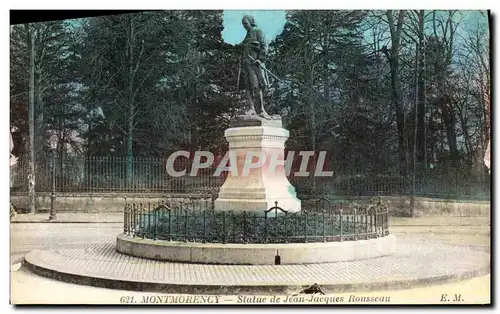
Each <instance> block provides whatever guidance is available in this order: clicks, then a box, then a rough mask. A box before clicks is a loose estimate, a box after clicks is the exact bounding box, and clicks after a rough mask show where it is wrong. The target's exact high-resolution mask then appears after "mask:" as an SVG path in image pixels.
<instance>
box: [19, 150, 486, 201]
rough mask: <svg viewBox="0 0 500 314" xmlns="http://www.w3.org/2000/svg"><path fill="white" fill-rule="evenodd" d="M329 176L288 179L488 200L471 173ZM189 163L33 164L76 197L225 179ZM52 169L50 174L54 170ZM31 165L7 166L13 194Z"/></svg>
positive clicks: (73, 159) (201, 188)
mask: <svg viewBox="0 0 500 314" xmlns="http://www.w3.org/2000/svg"><path fill="white" fill-rule="evenodd" d="M331 164H333V165H334V167H333V168H334V171H333V176H331V177H296V176H294V175H293V174H294V171H291V174H290V175H289V177H288V179H289V180H290V182H291V183H292V184H293V185H294V186H295V187H296V190H297V193H298V194H299V195H303V196H317V195H327V196H329V197H334V196H377V195H410V194H412V193H415V195H418V196H427V197H439V198H473V199H485V200H488V199H490V176H489V175H487V172H486V171H485V173H484V174H483V175H477V174H472V173H471V172H470V171H469V172H467V171H465V170H457V169H445V168H434V169H425V170H422V171H421V172H420V173H419V175H418V176H416V179H415V185H414V182H413V177H412V175H411V173H410V174H409V175H407V176H404V177H403V176H400V175H398V174H397V173H394V172H389V171H387V172H380V171H377V172H375V171H373V170H370V169H369V168H368V167H353V165H352V164H350V163H349V161H348V160H342V161H337V162H331ZM191 166H192V161H190V160H188V159H181V158H179V159H177V160H176V162H175V164H174V169H175V170H176V171H181V170H186V175H184V176H179V177H174V176H171V175H169V173H168V172H167V169H166V158H158V157H135V158H132V159H128V158H127V157H95V156H65V157H64V158H58V157H57V156H53V155H50V154H48V155H46V156H44V158H42V160H41V161H39V162H37V164H36V171H35V178H36V191H37V192H49V191H51V188H52V180H54V183H55V184H54V185H55V190H56V192H75V193H76V192H80V193H106V192H126V193H178V194H182V193H189V194H204V195H205V194H207V195H208V194H210V193H211V192H212V191H214V190H217V189H218V188H219V187H220V186H221V185H222V184H223V183H224V180H225V175H224V173H222V175H221V176H215V175H214V173H215V170H216V166H215V165H214V166H212V167H210V168H207V169H199V170H198V172H197V174H196V176H191V175H189V174H190V172H191ZM52 170H54V172H52ZM28 174H29V163H28V160H27V159H26V158H19V160H18V163H17V164H16V165H15V166H13V167H11V184H12V187H11V191H12V192H14V193H27V192H28Z"/></svg>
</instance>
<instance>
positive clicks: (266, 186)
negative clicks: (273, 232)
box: [215, 116, 301, 214]
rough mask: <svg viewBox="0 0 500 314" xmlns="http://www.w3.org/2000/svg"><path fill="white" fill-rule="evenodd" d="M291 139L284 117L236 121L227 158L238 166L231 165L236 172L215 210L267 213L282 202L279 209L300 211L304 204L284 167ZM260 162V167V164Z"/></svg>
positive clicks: (229, 177) (228, 135)
mask: <svg viewBox="0 0 500 314" xmlns="http://www.w3.org/2000/svg"><path fill="white" fill-rule="evenodd" d="M288 136H289V132H288V130H285V129H283V128H282V123H281V119H280V118H279V119H276V117H275V118H274V119H273V120H265V119H260V118H257V117H253V118H251V117H244V116H243V117H240V118H239V119H238V118H237V119H235V120H233V122H232V124H231V127H230V128H229V129H227V130H226V131H225V137H226V139H227V141H228V142H229V152H228V154H227V155H226V156H228V157H229V160H230V163H231V162H235V166H234V165H233V164H231V165H232V166H233V168H232V170H233V171H232V172H228V175H227V179H226V181H225V182H224V184H223V185H222V187H221V188H220V191H219V198H218V199H216V200H215V210H234V211H235V212H241V211H247V212H260V213H262V214H264V211H265V210H267V209H269V208H271V207H273V206H275V202H278V206H279V207H281V208H283V209H285V210H287V211H289V212H296V211H300V208H301V202H300V200H299V199H297V196H296V192H295V188H294V187H293V186H292V185H291V184H290V182H289V181H288V178H287V176H286V172H285V166H284V164H285V160H284V149H285V141H286V140H287V139H288ZM259 161H260V162H261V165H260V166H258V165H257V162H259ZM245 163H246V165H245ZM251 163H253V166H251ZM221 166H224V165H221ZM245 168H246V171H245ZM235 170H237V173H234V172H235Z"/></svg>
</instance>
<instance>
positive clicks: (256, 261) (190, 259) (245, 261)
mask: <svg viewBox="0 0 500 314" xmlns="http://www.w3.org/2000/svg"><path fill="white" fill-rule="evenodd" d="M395 249H396V237H395V236H394V235H387V236H385V237H380V238H376V239H369V240H358V241H343V242H310V243H287V244H285V243H268V244H256V243H249V244H236V243H226V244H221V243H196V242H177V241H162V240H152V239H142V238H138V237H132V236H127V235H124V234H119V235H118V236H117V238H116V250H117V251H118V252H120V253H124V254H128V255H132V256H137V257H142V258H149V259H154V260H161V261H171V262H184V263H203V264H233V265H275V264H278V265H295V264H320V263H333V262H348V261H355V260H362V259H371V258H375V257H381V256H387V255H390V254H393V253H394V251H395ZM277 260H279V261H277Z"/></svg>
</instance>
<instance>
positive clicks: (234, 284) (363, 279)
mask: <svg viewBox="0 0 500 314" xmlns="http://www.w3.org/2000/svg"><path fill="white" fill-rule="evenodd" d="M25 262H26V263H25V264H26V265H27V266H28V267H29V268H30V269H31V270H32V271H34V272H35V273H37V274H40V275H44V276H48V277H52V278H55V279H57V280H63V281H69V282H74V283H79V284H86V285H92V286H99V287H106V288H115V289H124V290H139V291H161V292H168V293H194V294H232V295H235V294H245V293H246V294H269V293H285V294H289V293H297V292H299V291H300V289H303V288H304V287H309V286H311V285H312V284H314V283H317V284H319V285H320V286H321V287H322V288H323V290H324V291H325V292H326V293H332V292H347V291H354V290H355V291H357V292H359V291H368V290H381V289H403V288H410V287H415V286H419V285H427V284H437V283H443V282H449V281H456V280H463V279H466V278H470V277H475V276H480V275H483V274H487V273H489V271H490V255H489V254H488V253H486V252H480V251H476V250H473V249H469V248H467V247H459V246H452V245H445V244H441V243H439V242H428V241H421V240H420V239H415V238H413V239H412V238H399V237H398V241H397V244H396V250H395V253H394V254H392V255H390V256H386V257H379V258H374V259H368V260H358V261H352V262H337V263H326V264H307V265H278V266H274V265H207V264H188V263H172V262H162V261H155V260H149V259H142V258H138V257H133V256H129V255H125V254H121V253H118V252H117V251H116V248H115V243H114V242H108V243H103V244H86V245H80V246H73V247H68V248H59V249H49V250H35V251H32V252H30V253H28V254H27V255H26V257H25Z"/></svg>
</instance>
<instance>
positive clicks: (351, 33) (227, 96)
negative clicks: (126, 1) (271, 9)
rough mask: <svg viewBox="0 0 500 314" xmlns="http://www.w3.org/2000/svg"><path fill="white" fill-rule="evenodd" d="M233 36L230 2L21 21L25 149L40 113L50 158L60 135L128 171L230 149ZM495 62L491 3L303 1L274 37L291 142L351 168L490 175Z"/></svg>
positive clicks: (276, 105) (37, 138) (272, 54)
mask: <svg viewBox="0 0 500 314" xmlns="http://www.w3.org/2000/svg"><path fill="white" fill-rule="evenodd" d="M471 16H472V18H471ZM221 31H222V11H154V12H140V13H133V14H123V15H113V16H100V17H89V18H84V19H78V20H67V21H50V22H43V23H34V24H30V25H16V26H12V27H11V45H10V47H11V49H10V51H11V69H10V71H11V80H10V90H11V97H10V99H11V111H10V112H11V114H10V121H11V127H15V128H16V132H15V133H14V141H15V151H14V153H15V154H16V155H23V154H27V153H28V151H30V146H29V138H30V132H29V123H28V122H29V119H28V112H29V110H28V108H31V109H32V110H33V112H34V117H35V118H34V120H35V121H34V132H33V133H34V134H33V135H32V137H33V138H34V148H33V149H34V150H35V151H36V154H35V157H34V158H36V159H37V160H36V162H41V160H42V159H43V154H41V152H43V151H44V150H46V148H47V146H48V143H49V138H50V136H51V135H56V136H57V139H58V142H59V145H58V154H59V155H61V156H62V155H64V154H68V155H71V154H73V155H85V156H126V157H127V158H128V160H129V163H128V165H127V168H126V169H127V171H126V172H127V177H131V176H132V171H133V169H132V167H133V163H132V160H133V158H134V157H136V156H157V157H160V156H165V155H166V154H168V153H169V152H171V151H173V150H178V149H188V150H199V149H208V150H211V151H218V152H223V151H225V150H226V149H227V144H226V142H225V139H224V137H223V133H224V129H225V128H226V127H227V126H228V118H229V117H230V116H231V114H232V108H233V106H234V103H235V91H236V80H237V71H238V59H237V55H236V53H235V52H234V51H233V50H231V49H230V47H228V46H226V45H223V44H222V40H221ZM30 34H31V35H30ZM30 36H34V38H33V39H34V41H33V45H32V44H31V41H30V39H31V37H30ZM31 48H34V49H31ZM30 51H33V54H32V55H30V53H31V52H30ZM30 56H32V57H33V59H32V61H31V62H30ZM489 58H490V55H489V30H488V18H487V16H486V15H485V14H483V13H480V12H468V11H424V10H418V11H404V10H402V11H289V12H287V22H286V25H285V26H284V30H283V32H282V33H281V34H280V35H278V36H277V37H276V38H274V39H273V41H272V42H271V43H270V47H269V56H268V60H267V64H268V68H269V69H270V70H271V71H273V72H274V73H275V74H276V75H277V76H278V77H279V78H280V80H278V79H274V78H272V91H273V93H271V94H270V95H268V96H267V103H268V107H269V109H268V111H269V112H270V113H272V114H280V115H281V116H282V118H283V121H284V124H285V127H286V128H287V129H288V130H290V134H291V136H290V139H289V141H288V142H287V145H288V148H289V149H293V150H298V149H304V150H315V151H318V150H323V151H327V152H328V155H327V159H328V163H329V165H330V166H331V167H333V168H334V169H332V170H335V171H336V173H337V174H348V173H349V174H363V175H368V174H385V175H392V176H397V177H400V178H401V180H402V181H403V182H409V181H408V180H409V179H408V178H410V177H411V175H412V174H414V173H415V175H416V177H417V181H419V182H420V183H421V184H427V185H428V184H430V183H429V182H430V181H429V178H433V173H436V171H437V170H436V169H439V171H440V172H439V173H440V175H442V174H443V171H445V172H446V173H448V174H450V175H452V176H453V177H454V178H455V180H456V181H455V183H457V182H458V181H461V180H468V178H477V179H479V180H483V181H484V179H485V178H486V177H487V169H486V168H485V167H484V165H483V162H482V158H483V155H484V151H485V149H486V145H487V143H488V140H489V138H490V136H489V133H490V132H491V131H490V130H491V127H490V118H489V117H490V65H489V64H490V60H489ZM30 71H32V73H33V75H34V76H33V77H34V82H33V84H30ZM30 91H31V93H32V95H33V97H31V99H30V97H29V95H30ZM61 167H62V166H61ZM457 173H459V175H457ZM424 178H425V180H427V181H425V182H424V181H422V180H424Z"/></svg>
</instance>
